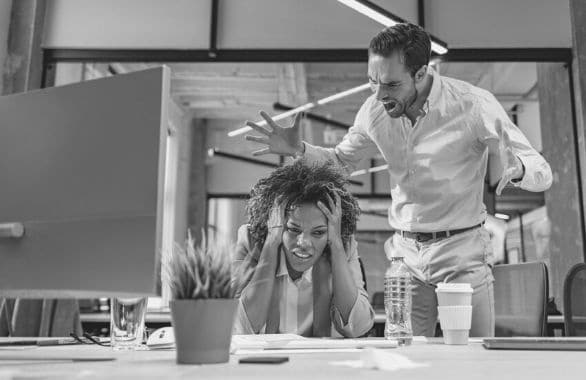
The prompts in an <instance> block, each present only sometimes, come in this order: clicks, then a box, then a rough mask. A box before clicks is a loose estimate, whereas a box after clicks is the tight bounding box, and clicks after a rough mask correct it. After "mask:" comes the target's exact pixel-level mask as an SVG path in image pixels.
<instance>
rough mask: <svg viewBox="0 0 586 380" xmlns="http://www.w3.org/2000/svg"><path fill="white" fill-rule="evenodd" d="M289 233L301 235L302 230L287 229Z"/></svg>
mask: <svg viewBox="0 0 586 380" xmlns="http://www.w3.org/2000/svg"><path fill="white" fill-rule="evenodd" d="M287 231H289V232H292V233H294V234H299V233H301V230H299V229H298V228H295V227H287Z"/></svg>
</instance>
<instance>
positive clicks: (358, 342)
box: [231, 334, 398, 353]
mask: <svg viewBox="0 0 586 380" xmlns="http://www.w3.org/2000/svg"><path fill="white" fill-rule="evenodd" d="M366 347H378V348H395V347H398V342H397V341H396V340H387V339H384V338H356V339H348V338H306V337H303V336H301V335H296V334H258V335H233V336H232V346H231V352H232V353H235V352H236V351H238V350H303V349H320V350H328V349H341V348H354V349H359V348H366Z"/></svg>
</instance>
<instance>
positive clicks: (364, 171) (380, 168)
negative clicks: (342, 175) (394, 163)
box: [350, 165, 389, 177]
mask: <svg viewBox="0 0 586 380" xmlns="http://www.w3.org/2000/svg"><path fill="white" fill-rule="evenodd" d="M388 167H389V165H381V166H374V167H372V168H370V169H361V170H356V171H355V172H352V174H350V177H355V176H357V175H363V174H368V173H376V172H382V171H383V170H387V169H388Z"/></svg>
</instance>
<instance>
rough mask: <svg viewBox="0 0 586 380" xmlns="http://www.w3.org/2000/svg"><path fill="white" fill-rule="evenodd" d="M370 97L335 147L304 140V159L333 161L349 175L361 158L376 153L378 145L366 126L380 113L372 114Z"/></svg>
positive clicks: (378, 117)
mask: <svg viewBox="0 0 586 380" xmlns="http://www.w3.org/2000/svg"><path fill="white" fill-rule="evenodd" d="M372 99H373V98H369V99H368V100H367V101H366V102H364V104H363V105H362V107H360V110H359V111H358V114H357V115H356V119H355V120H354V125H353V126H352V127H351V128H350V129H349V130H348V133H347V134H346V135H345V136H344V138H343V139H342V141H341V142H340V143H339V144H338V145H337V146H336V147H335V148H323V147H318V146H314V145H311V144H308V143H305V142H304V144H305V153H304V154H303V157H304V159H305V160H306V161H308V162H309V163H317V162H325V161H334V162H335V163H336V164H337V165H338V166H340V167H341V168H342V169H343V170H344V171H345V172H346V175H350V173H352V172H353V171H354V170H356V168H357V167H358V165H359V164H360V162H361V161H362V160H364V159H365V158H369V157H373V156H374V155H375V154H377V153H378V147H377V146H376V144H375V143H374V142H373V141H372V139H371V138H370V137H369V135H368V133H367V128H368V126H369V125H370V124H371V123H372V122H373V121H374V122H378V121H379V120H380V119H381V118H380V115H373V107H372V102H373V100H372Z"/></svg>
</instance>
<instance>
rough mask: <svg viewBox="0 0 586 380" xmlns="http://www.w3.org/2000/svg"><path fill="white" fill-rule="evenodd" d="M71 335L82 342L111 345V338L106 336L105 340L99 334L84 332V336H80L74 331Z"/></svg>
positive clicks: (104, 345)
mask: <svg viewBox="0 0 586 380" xmlns="http://www.w3.org/2000/svg"><path fill="white" fill-rule="evenodd" d="M69 336H70V337H72V338H73V339H75V340H76V341H77V342H79V343H81V344H97V345H99V346H103V347H110V340H109V339H108V338H105V340H102V338H100V337H97V336H92V335H90V334H89V333H87V332H84V333H83V334H82V336H79V335H77V334H76V333H73V332H72V333H69ZM84 338H85V339H84Z"/></svg>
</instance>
